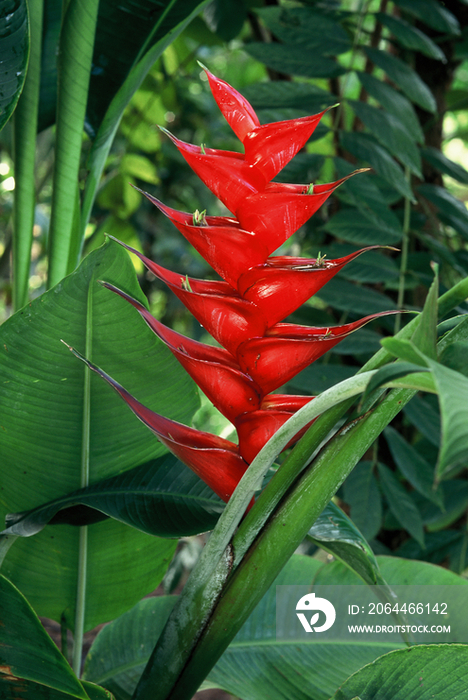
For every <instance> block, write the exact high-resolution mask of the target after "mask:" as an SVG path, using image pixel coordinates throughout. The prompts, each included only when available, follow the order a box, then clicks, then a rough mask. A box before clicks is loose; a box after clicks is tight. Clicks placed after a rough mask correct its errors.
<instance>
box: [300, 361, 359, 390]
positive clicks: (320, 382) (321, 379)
mask: <svg viewBox="0 0 468 700" xmlns="http://www.w3.org/2000/svg"><path fill="white" fill-rule="evenodd" d="M353 374H354V369H353V368H352V367H346V366H345V365H331V364H326V365H323V364H320V363H319V362H314V363H313V364H312V365H310V367H306V369H304V370H302V372H299V374H297V375H296V376H295V377H294V378H293V379H291V381H290V382H289V383H288V385H287V389H288V392H291V393H294V392H296V393H300V392H303V393H308V394H311V395H312V396H315V395H316V394H321V393H322V391H325V390H326V389H330V388H331V387H332V386H334V385H335V384H338V383H339V382H342V381H343V380H345V379H348V378H349V377H352V375H353Z"/></svg>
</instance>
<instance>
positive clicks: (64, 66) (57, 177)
mask: <svg viewBox="0 0 468 700" xmlns="http://www.w3.org/2000/svg"><path fill="white" fill-rule="evenodd" d="M98 6H99V0H87V1H86V2H83V0H69V2H68V5H67V7H66V11H65V14H64V18H63V23H62V31H61V35H60V48H59V60H58V73H59V80H58V97H57V100H58V102H57V121H56V125H57V132H56V144H55V168H54V181H53V185H54V189H53V195H52V210H51V218H50V231H49V278H48V286H49V287H52V286H54V285H55V284H57V283H58V282H60V280H61V279H62V278H63V277H64V276H65V275H66V274H68V273H69V272H71V271H72V270H74V268H75V267H76V264H77V262H78V257H79V251H80V246H81V240H80V226H79V197H78V175H79V169H80V158H81V146H82V137H83V125H84V119H85V113H86V103H87V99H88V87H89V77H90V72H91V62H92V56H93V47H94V35H95V31H96V21H97V11H98ZM77 56H78V57H79V60H77Z"/></svg>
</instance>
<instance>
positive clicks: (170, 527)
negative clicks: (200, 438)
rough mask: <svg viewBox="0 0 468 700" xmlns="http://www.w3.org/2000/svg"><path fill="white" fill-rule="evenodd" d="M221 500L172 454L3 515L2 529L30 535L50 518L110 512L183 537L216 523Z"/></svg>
mask: <svg viewBox="0 0 468 700" xmlns="http://www.w3.org/2000/svg"><path fill="white" fill-rule="evenodd" d="M223 508H224V503H222V501H221V500H220V499H219V498H218V497H217V496H216V495H215V494H214V493H213V491H212V490H211V489H210V488H208V486H206V484H204V483H203V482H202V481H201V480H200V479H199V478H198V477H197V476H196V475H195V474H193V472H191V471H190V470H189V469H188V468H187V467H186V466H185V465H183V464H182V463H181V462H179V460H178V459H177V458H176V457H174V456H173V455H171V454H169V455H164V456H163V457H159V458H158V459H156V460H154V461H151V462H149V463H147V464H144V465H142V466H139V467H135V468H134V469H130V470H129V471H126V472H124V473H123V474H119V475H117V476H113V477H110V478H108V479H104V480H103V481H98V482H97V483H95V484H93V485H92V486H88V487H87V488H83V489H80V490H78V491H75V492H73V493H71V494H67V495H66V496H63V497H61V498H57V499H55V500H54V501H52V502H50V503H47V504H44V505H43V506H41V507H39V508H35V509H34V510H32V511H29V512H28V513H15V514H10V515H8V516H7V525H8V530H6V531H4V532H3V533H2V534H3V535H8V536H16V535H19V536H23V537H30V536H31V535H35V534H37V533H38V532H40V531H41V530H42V529H43V528H44V527H45V526H46V525H47V524H48V523H52V524H70V525H88V524H91V523H93V522H97V521H98V520H100V519H102V518H105V517H111V518H114V519H115V520H118V521H120V522H121V523H125V524H126V525H130V526H131V527H134V528H136V529H137V530H141V531H142V532H147V533H148V534H150V535H156V536H159V537H187V536H190V535H196V534H198V533H200V532H203V531H206V530H212V529H213V527H214V526H215V525H216V522H217V520H218V518H219V515H220V513H221V511H222V510H223Z"/></svg>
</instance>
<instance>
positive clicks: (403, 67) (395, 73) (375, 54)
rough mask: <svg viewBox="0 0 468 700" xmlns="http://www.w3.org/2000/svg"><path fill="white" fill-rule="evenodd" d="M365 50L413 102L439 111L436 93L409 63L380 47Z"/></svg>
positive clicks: (430, 109) (429, 109)
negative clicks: (434, 93) (433, 92)
mask: <svg viewBox="0 0 468 700" xmlns="http://www.w3.org/2000/svg"><path fill="white" fill-rule="evenodd" d="M364 51H365V53H366V54H367V56H368V57H369V59H370V60H371V61H372V63H374V64H375V65H376V66H378V67H379V68H381V69H382V70H383V71H385V73H386V74H387V77H388V78H390V80H392V81H393V82H394V83H395V84H396V85H398V87H399V88H401V90H402V91H403V92H404V93H405V95H406V96H407V97H408V98H409V99H410V100H411V101H412V102H414V103H415V104H417V105H419V107H422V108H423V109H425V110H426V112H431V113H435V112H436V111H437V105H436V101H435V98H434V95H433V94H432V92H431V91H430V89H429V88H428V86H427V85H426V83H425V82H423V81H422V80H421V78H420V77H419V75H418V74H417V73H416V72H415V71H414V70H413V69H412V68H410V67H409V65H408V64H407V63H404V62H403V61H402V60H400V59H399V58H397V57H396V56H392V55H391V54H389V53H386V52H385V51H380V50H379V49H371V48H370V47H368V46H366V47H364Z"/></svg>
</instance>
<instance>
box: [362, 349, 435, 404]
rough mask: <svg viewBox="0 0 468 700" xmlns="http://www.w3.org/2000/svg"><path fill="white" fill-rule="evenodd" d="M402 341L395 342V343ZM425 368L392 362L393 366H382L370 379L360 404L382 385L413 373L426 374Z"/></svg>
mask: <svg viewBox="0 0 468 700" xmlns="http://www.w3.org/2000/svg"><path fill="white" fill-rule="evenodd" d="M399 342H402V341H397V343H399ZM428 371H429V370H428V369H426V368H422V367H420V366H419V365H417V364H414V363H412V362H394V363H393V364H389V365H384V366H383V367H381V368H380V369H379V370H377V372H376V373H375V374H374V376H373V377H371V380H370V382H369V384H368V385H367V388H366V391H365V393H364V395H363V397H362V403H365V401H366V399H367V398H368V397H369V396H370V395H371V394H372V392H373V391H375V390H376V389H379V388H380V387H381V386H383V385H384V384H389V383H390V382H393V381H395V379H399V378H400V377H405V376H407V375H408V374H411V373H414V372H428Z"/></svg>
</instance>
